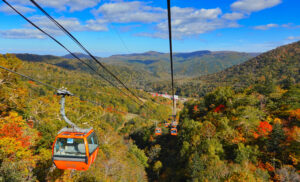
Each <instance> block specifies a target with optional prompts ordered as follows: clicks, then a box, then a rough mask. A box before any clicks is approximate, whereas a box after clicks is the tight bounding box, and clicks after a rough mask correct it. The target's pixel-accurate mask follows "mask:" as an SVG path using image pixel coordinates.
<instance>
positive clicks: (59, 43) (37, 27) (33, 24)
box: [2, 0, 141, 105]
mask: <svg viewBox="0 0 300 182" xmlns="http://www.w3.org/2000/svg"><path fill="white" fill-rule="evenodd" d="M2 1H3V2H4V3H6V4H7V5H8V6H9V7H10V8H11V9H13V10H14V11H15V12H16V13H18V14H19V15H20V16H21V17H22V18H24V19H25V20H26V21H27V22H28V23H30V24H31V25H32V26H34V27H35V28H36V29H38V30H39V31H41V32H42V33H43V34H45V35H47V36H48V37H49V38H51V39H52V40H53V41H55V42H56V43H57V44H58V45H60V46H61V47H62V48H64V49H65V50H66V51H67V52H68V53H70V54H71V55H72V56H73V57H74V58H76V59H77V60H79V61H80V62H81V63H82V64H84V65H86V66H87V67H88V68H90V69H91V70H93V71H94V72H95V73H96V74H97V75H98V76H100V77H101V78H102V79H103V80H105V81H107V82H108V83H109V84H111V85H112V86H113V87H115V88H117V89H118V90H119V91H120V92H122V93H123V94H125V95H126V96H127V97H129V98H131V96H129V95H128V94H127V93H125V92H124V91H123V90H121V89H120V88H119V87H118V86H116V85H115V84H114V83H113V82H111V81H110V80H108V79H107V78H105V77H104V76H103V75H101V74H100V73H98V72H97V71H96V70H95V69H94V68H93V67H92V66H90V65H89V64H87V63H86V62H84V61H83V60H82V59H80V58H79V57H78V56H76V54H74V53H73V52H71V51H70V50H69V49H68V48H67V47H66V46H64V45H63V44H62V43H61V42H59V41H58V40H57V39H55V38H54V37H53V36H51V35H50V34H48V33H47V32H45V31H44V30H42V29H41V28H40V27H39V26H37V25H36V24H35V23H33V22H32V21H31V20H29V19H28V18H26V17H25V16H24V15H23V14H22V13H20V12H19V11H18V10H17V9H15V8H14V7H13V6H12V5H11V4H9V3H8V2H7V1H6V0H2ZM131 100H133V101H134V102H135V103H137V104H139V105H141V104H140V103H138V102H136V100H134V99H132V98H131Z"/></svg>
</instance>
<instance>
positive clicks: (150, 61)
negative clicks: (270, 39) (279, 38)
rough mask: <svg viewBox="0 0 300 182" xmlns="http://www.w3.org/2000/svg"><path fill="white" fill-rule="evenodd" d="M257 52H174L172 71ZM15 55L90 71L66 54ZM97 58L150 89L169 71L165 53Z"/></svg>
mask: <svg viewBox="0 0 300 182" xmlns="http://www.w3.org/2000/svg"><path fill="white" fill-rule="evenodd" d="M75 54H76V55H77V56H78V57H80V58H81V59H84V60H85V59H87V58H88V56H87V55H85V54H81V53H75ZM256 55H258V53H240V52H226V51H223V52H221V51H220V52H211V51H197V52H191V53H175V54H174V71H175V75H176V77H177V78H187V77H192V76H201V75H207V74H210V73H216V72H218V71H222V70H224V69H226V68H228V67H230V66H233V65H237V64H240V63H243V62H245V61H247V60H248V59H250V58H252V57H254V56H256ZM17 57H18V58H19V59H21V60H25V61H29V62H44V63H48V64H53V65H57V66H60V67H63V68H66V69H70V70H81V71H86V72H89V71H90V70H89V69H87V68H86V66H84V65H83V64H81V63H80V62H78V61H77V60H75V59H74V58H73V57H72V55H69V54H68V55H65V56H63V57H58V56H50V55H46V56H41V55H33V54H17ZM98 59H100V60H101V61H102V62H104V63H105V64H106V65H107V66H108V67H110V69H112V70H114V71H115V72H116V73H117V74H118V75H119V76H120V77H123V78H124V79H126V81H127V82H128V84H130V85H131V86H132V87H135V88H142V89H147V90H150V89H151V88H147V87H145V85H146V84H147V83H150V82H157V81H159V80H167V79H168V78H169V74H170V70H169V67H170V65H169V59H170V57H169V54H165V53H159V52H154V51H150V52H146V53H140V54H122V55H113V56H110V57H108V58H98ZM89 64H91V65H93V66H98V65H95V63H94V62H93V61H89Z"/></svg>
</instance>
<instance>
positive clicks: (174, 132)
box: [171, 128, 177, 136]
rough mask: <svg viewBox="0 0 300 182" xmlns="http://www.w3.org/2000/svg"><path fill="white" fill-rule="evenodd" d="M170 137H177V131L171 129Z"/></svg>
mask: <svg viewBox="0 0 300 182" xmlns="http://www.w3.org/2000/svg"><path fill="white" fill-rule="evenodd" d="M171 135H175V136H176V135H177V129H176V128H172V129H171Z"/></svg>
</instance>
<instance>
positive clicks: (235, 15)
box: [222, 12, 245, 20]
mask: <svg viewBox="0 0 300 182" xmlns="http://www.w3.org/2000/svg"><path fill="white" fill-rule="evenodd" d="M244 17H245V15H244V14H242V13H237V12H233V13H226V14H224V15H223V16H222V18H224V19H226V20H240V19H242V18H244Z"/></svg>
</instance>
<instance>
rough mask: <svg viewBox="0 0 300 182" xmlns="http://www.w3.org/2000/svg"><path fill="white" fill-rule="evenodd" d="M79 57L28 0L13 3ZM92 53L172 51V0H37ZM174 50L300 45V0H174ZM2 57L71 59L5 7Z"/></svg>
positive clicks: (0, 27)
mask: <svg viewBox="0 0 300 182" xmlns="http://www.w3.org/2000/svg"><path fill="white" fill-rule="evenodd" d="M7 1H8V2H9V3H11V4H12V5H14V6H15V7H16V8H17V9H18V10H20V11H21V12H23V13H24V14H25V15H26V17H28V18H29V19H30V20H32V21H33V22H35V23H36V24H37V25H39V26H41V27H42V28H43V29H44V30H46V31H47V32H49V33H51V34H52V35H54V36H55V37H56V38H57V39H59V40H60V41H62V42H63V44H65V45H66V46H67V47H68V48H70V49H71V50H72V51H73V52H81V51H80V49H79V48H78V47H77V46H76V45H75V44H74V43H73V42H72V41H70V40H69V39H68V38H67V37H65V36H64V34H63V33H62V32H61V31H59V30H58V29H57V28H56V27H55V25H54V24H52V23H51V22H50V21H49V20H48V19H47V18H46V17H45V16H43V15H42V14H41V13H40V11H39V10H38V9H37V8H35V7H34V6H33V5H32V4H31V3H30V1H27V0H7ZM36 2H37V3H39V4H40V5H41V6H42V7H43V8H45V9H46V11H48V12H49V13H50V14H51V15H52V16H53V17H54V18H56V19H57V20H58V21H59V22H60V23H61V24H62V25H64V26H65V27H66V28H67V29H68V30H70V31H71V32H72V33H73V34H74V35H75V36H76V37H77V38H78V39H79V40H80V41H81V42H82V43H83V45H85V46H86V47H87V48H88V49H89V50H90V51H91V52H92V53H94V54H95V55H97V56H109V55H112V54H120V53H123V54H124V53H125V54H126V53H137V52H146V51H159V52H168V51H169V47H168V39H167V37H168V34H167V11H166V7H167V4H166V0H163V1H162V0H153V1H129V0H126V1H125V0H84V1H83V0H51V1H50V0H36ZM171 5H172V25H173V39H174V40H173V41H174V42H173V48H174V51H175V52H191V51H196V50H212V51H218V50H232V51H243V52H264V51H267V50H270V49H273V48H275V47H277V46H280V45H284V44H287V43H291V42H294V41H297V40H300V18H299V17H300V11H299V9H298V8H299V7H300V6H299V5H300V1H299V0H209V1H207V0H206V1H201V0H171ZM0 20H1V24H0V53H7V52H9V53H35V54H52V55H64V54H67V53H66V51H65V50H64V49H62V48H61V47H59V46H58V45H57V44H56V43H54V42H53V41H52V40H50V39H49V38H47V37H45V36H43V34H41V33H40V32H39V31H37V30H36V29H34V28H33V27H32V26H30V25H29V24H28V23H27V22H26V21H25V20H23V19H22V18H21V17H20V16H18V15H16V14H15V13H13V12H12V11H11V10H10V9H9V7H8V6H6V4H4V3H2V2H1V3H0Z"/></svg>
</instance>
